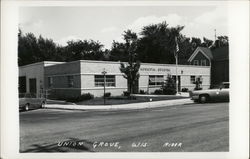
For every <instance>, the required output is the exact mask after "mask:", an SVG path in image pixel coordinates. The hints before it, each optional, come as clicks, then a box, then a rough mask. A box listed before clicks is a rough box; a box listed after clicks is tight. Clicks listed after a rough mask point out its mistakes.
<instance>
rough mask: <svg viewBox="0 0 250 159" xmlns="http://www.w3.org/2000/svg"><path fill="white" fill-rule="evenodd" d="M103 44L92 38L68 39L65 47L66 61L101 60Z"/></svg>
mask: <svg viewBox="0 0 250 159" xmlns="http://www.w3.org/2000/svg"><path fill="white" fill-rule="evenodd" d="M102 49H103V45H102V44H100V43H99V42H98V41H97V42H96V41H93V40H83V41H82V40H77V41H72V40H71V41H68V42H67V46H66V47H65V50H64V51H65V56H66V57H67V61H74V60H103V59H105V57H104V51H103V50H102Z"/></svg>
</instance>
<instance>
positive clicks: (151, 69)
mask: <svg viewBox="0 0 250 159" xmlns="http://www.w3.org/2000/svg"><path fill="white" fill-rule="evenodd" d="M140 71H154V72H156V71H157V72H170V69H168V68H145V67H144V68H140Z"/></svg>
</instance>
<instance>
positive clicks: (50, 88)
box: [19, 48, 211, 98]
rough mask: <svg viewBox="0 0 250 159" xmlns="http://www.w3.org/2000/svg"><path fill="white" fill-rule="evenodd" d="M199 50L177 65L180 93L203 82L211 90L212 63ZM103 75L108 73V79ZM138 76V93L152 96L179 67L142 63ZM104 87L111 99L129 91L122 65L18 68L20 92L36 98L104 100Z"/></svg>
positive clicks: (41, 64) (96, 63) (62, 64)
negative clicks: (87, 95)
mask: <svg viewBox="0 0 250 159" xmlns="http://www.w3.org/2000/svg"><path fill="white" fill-rule="evenodd" d="M197 49H198V50H197ZM197 49H196V51H195V52H194V54H193V55H192V56H191V57H192V59H191V60H190V59H189V60H190V64H189V65H178V72H177V74H178V81H179V85H178V89H179V90H182V89H183V88H188V90H193V89H194V88H195V84H194V82H195V81H196V80H200V81H202V84H201V87H202V88H203V89H208V88H209V87H210V84H211V60H210V59H208V58H207V55H205V54H204V53H203V52H202V49H199V48H197ZM200 50H201V51H200ZM195 57H197V58H195ZM193 59H194V60H195V62H193V61H192V60H193ZM103 71H105V72H107V73H106V78H104V75H103V73H102V72H103ZM139 73H140V78H139V80H138V82H137V87H138V91H140V90H143V91H145V92H149V93H152V92H154V91H155V90H156V89H159V88H160V87H161V85H162V83H163V82H164V80H166V78H167V76H168V75H171V76H173V77H174V79H176V65H175V64H154V63H141V67H140V70H139ZM104 79H106V81H105V82H104ZM104 83H105V87H106V92H110V93H111V95H112V96H116V95H121V94H123V92H124V91H127V79H125V78H124V77H123V74H122V73H121V72H120V62H113V61H90V60H78V61H72V62H53V61H44V62H38V63H33V64H29V65H25V66H20V67H19V92H20V93H25V92H27V93H35V94H36V95H37V97H41V96H42V95H43V94H44V93H45V92H49V95H51V96H53V97H58V98H64V97H74V96H80V95H81V94H83V93H91V94H93V95H94V96H95V97H98V96H103V86H104Z"/></svg>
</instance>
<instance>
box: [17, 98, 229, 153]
mask: <svg viewBox="0 0 250 159" xmlns="http://www.w3.org/2000/svg"><path fill="white" fill-rule="evenodd" d="M228 107H229V104H228V103H208V104H189V105H180V106H171V107H161V108H154V109H140V110H117V111H77V110H56V109H39V110H33V111H28V112H20V152H210V151H212V152H222V151H228V150H229V109H228Z"/></svg>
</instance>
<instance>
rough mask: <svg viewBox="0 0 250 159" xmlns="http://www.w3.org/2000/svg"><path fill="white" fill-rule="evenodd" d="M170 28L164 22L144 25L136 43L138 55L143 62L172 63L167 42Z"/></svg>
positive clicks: (172, 59)
mask: <svg viewBox="0 0 250 159" xmlns="http://www.w3.org/2000/svg"><path fill="white" fill-rule="evenodd" d="M169 33H170V29H169V28H168V24H167V23H166V22H162V23H159V24H151V25H148V26H144V27H143V28H142V31H141V32H140V35H141V36H142V37H141V38H140V40H139V43H138V51H137V52H138V54H139V55H138V56H139V59H140V60H141V61H143V62H149V63H173V61H174V58H173V55H171V51H170V48H169V47H168V43H169Z"/></svg>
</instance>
